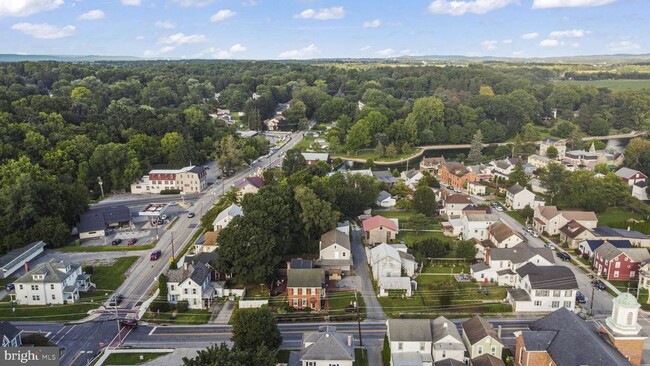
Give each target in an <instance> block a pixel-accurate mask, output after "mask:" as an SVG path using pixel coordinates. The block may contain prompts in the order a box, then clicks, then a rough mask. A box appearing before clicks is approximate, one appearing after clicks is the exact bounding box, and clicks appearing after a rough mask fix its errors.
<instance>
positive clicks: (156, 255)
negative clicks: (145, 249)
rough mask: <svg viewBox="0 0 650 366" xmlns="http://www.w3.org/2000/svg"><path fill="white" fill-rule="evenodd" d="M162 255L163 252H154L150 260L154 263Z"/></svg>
mask: <svg viewBox="0 0 650 366" xmlns="http://www.w3.org/2000/svg"><path fill="white" fill-rule="evenodd" d="M161 255H162V251H160V250H154V251H153V252H151V255H150V256H149V259H150V260H152V261H157V260H158V258H160V256H161Z"/></svg>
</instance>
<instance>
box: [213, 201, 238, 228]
mask: <svg viewBox="0 0 650 366" xmlns="http://www.w3.org/2000/svg"><path fill="white" fill-rule="evenodd" d="M243 215H244V211H242V209H241V207H239V206H237V205H236V204H234V203H233V204H232V205H230V206H228V207H227V208H226V209H225V210H223V211H221V212H219V214H218V215H217V217H216V218H215V219H214V223H217V222H219V221H221V220H223V219H225V218H226V217H228V216H230V217H235V216H243Z"/></svg>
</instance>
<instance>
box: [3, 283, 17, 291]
mask: <svg viewBox="0 0 650 366" xmlns="http://www.w3.org/2000/svg"><path fill="white" fill-rule="evenodd" d="M15 289H16V286H15V285H14V284H13V283H8V284H6V285H5V290H7V291H13V290H15Z"/></svg>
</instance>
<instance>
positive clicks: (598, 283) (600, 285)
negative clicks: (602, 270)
mask: <svg viewBox="0 0 650 366" xmlns="http://www.w3.org/2000/svg"><path fill="white" fill-rule="evenodd" d="M592 283H593V285H594V287H595V288H596V289H598V290H599V291H602V290H604V289H605V287H606V286H605V283H603V281H601V280H594V281H593V282H592Z"/></svg>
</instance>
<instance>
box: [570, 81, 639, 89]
mask: <svg viewBox="0 0 650 366" xmlns="http://www.w3.org/2000/svg"><path fill="white" fill-rule="evenodd" d="M560 83H572V84H578V85H583V86H584V85H590V86H594V87H596V88H607V89H609V90H611V91H621V90H641V89H650V80H628V79H620V80H585V81H574V80H570V81H568V80H567V81H560Z"/></svg>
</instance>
